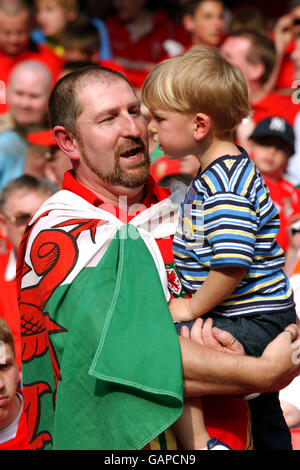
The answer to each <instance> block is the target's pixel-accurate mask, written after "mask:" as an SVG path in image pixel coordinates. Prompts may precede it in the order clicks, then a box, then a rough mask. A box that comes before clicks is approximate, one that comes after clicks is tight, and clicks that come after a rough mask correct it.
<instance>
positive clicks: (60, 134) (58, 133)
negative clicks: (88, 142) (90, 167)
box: [52, 126, 80, 160]
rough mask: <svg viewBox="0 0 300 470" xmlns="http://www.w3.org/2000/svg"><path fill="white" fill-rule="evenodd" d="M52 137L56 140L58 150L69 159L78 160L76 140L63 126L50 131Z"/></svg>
mask: <svg viewBox="0 0 300 470" xmlns="http://www.w3.org/2000/svg"><path fill="white" fill-rule="evenodd" d="M52 132H53V137H54V139H55V140H56V143H57V145H58V146H59V148H60V149H61V150H62V151H63V152H64V153H65V154H66V155H67V156H68V157H69V158H70V159H71V160H79V159H80V152H79V150H78V146H77V140H76V138H75V136H74V135H73V134H72V133H71V132H69V131H67V130H66V129H65V127H63V126H56V127H54V128H53V130H52Z"/></svg>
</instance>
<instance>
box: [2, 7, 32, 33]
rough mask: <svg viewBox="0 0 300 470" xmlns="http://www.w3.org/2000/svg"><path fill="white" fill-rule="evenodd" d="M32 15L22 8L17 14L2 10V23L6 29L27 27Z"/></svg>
mask: <svg viewBox="0 0 300 470" xmlns="http://www.w3.org/2000/svg"><path fill="white" fill-rule="evenodd" d="M29 20H30V15H29V12H28V11H26V10H21V11H19V12H18V13H15V14H11V15H10V14H6V13H5V12H4V11H0V23H1V26H2V27H4V28H5V29H20V28H23V27H24V29H26V28H28V27H29Z"/></svg>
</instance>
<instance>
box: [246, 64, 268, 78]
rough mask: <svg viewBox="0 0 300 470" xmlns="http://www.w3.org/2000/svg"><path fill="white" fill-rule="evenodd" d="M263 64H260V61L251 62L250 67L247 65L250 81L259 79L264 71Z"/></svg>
mask: <svg viewBox="0 0 300 470" xmlns="http://www.w3.org/2000/svg"><path fill="white" fill-rule="evenodd" d="M265 70H266V68H265V66H264V64H261V63H260V62H257V63H256V64H251V66H250V67H248V72H247V74H248V79H249V81H250V82H254V81H258V80H261V79H262V77H263V75H264V73H265Z"/></svg>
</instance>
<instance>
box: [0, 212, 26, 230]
mask: <svg viewBox="0 0 300 470" xmlns="http://www.w3.org/2000/svg"><path fill="white" fill-rule="evenodd" d="M4 215H5V217H6V218H7V219H8V220H9V221H10V222H11V223H12V224H15V225H16V226H17V227H22V226H23V225H26V224H27V222H28V221H29V219H30V218H31V216H32V214H26V213H21V214H17V215H13V216H11V217H9V216H8V215H7V214H4Z"/></svg>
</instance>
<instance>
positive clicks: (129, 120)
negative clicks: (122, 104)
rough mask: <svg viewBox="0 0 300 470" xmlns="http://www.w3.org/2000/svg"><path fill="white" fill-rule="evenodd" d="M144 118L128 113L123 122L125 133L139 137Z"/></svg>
mask: <svg viewBox="0 0 300 470" xmlns="http://www.w3.org/2000/svg"><path fill="white" fill-rule="evenodd" d="M141 119H142V118H141V117H139V118H137V117H136V116H135V115H131V114H127V115H126V116H125V117H124V122H123V126H122V127H123V132H124V134H126V135H128V136H132V137H138V136H140V135H141V125H140V120H141Z"/></svg>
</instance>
